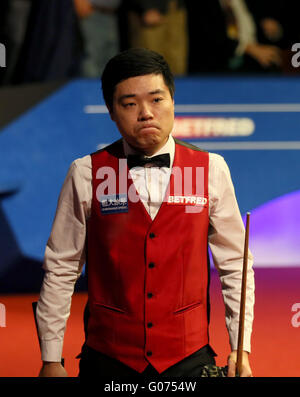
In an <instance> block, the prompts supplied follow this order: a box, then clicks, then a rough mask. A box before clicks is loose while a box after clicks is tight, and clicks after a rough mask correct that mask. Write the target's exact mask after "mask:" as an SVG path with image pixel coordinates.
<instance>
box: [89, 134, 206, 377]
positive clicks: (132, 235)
mask: <svg viewBox="0 0 300 397" xmlns="http://www.w3.org/2000/svg"><path fill="white" fill-rule="evenodd" d="M175 142H176V145H175V158H174V164H173V170H174V167H179V169H180V170H181V171H182V175H183V176H184V175H185V174H184V170H183V167H192V170H193V173H194V174H193V186H192V188H193V191H192V195H193V194H195V188H196V184H195V180H196V178H195V172H196V171H195V170H196V167H203V169H204V174H203V175H204V182H203V184H202V189H203V197H204V201H203V203H204V204H205V202H206V201H207V204H205V205H203V206H202V207H201V211H200V210H199V211H197V212H193V213H191V212H187V211H186V208H187V206H189V203H187V204H184V203H181V201H182V199H180V197H179V199H178V195H177V199H176V198H175V199H174V195H175V194H174V195H173V199H172V201H173V202H172V203H168V202H167V201H168V197H169V196H170V195H172V193H174V185H175V183H174V180H175V176H174V175H171V178H170V183H169V189H170V190H169V192H167V194H166V197H165V200H164V202H163V203H162V205H161V207H160V209H159V211H158V213H157V215H156V217H155V219H154V221H152V220H151V218H150V216H149V215H148V213H147V211H146V209H145V207H144V205H143V203H142V202H141V201H140V200H138V201H137V202H131V201H130V200H129V199H128V211H127V212H125V211H122V212H114V211H113V212H111V213H103V211H102V210H103V208H104V207H103V206H102V204H100V202H99V200H101V199H102V197H99V191H98V190H97V188H98V187H99V185H100V184H101V183H103V182H105V181H107V180H108V179H107V178H108V175H107V174H106V175H105V176H103V175H102V176H101V175H100V173H99V172H98V173H97V171H98V170H99V169H102V170H104V171H105V170H107V169H108V168H105V169H103V168H102V167H110V168H109V169H110V170H113V171H114V172H115V174H116V178H115V180H116V185H117V186H116V193H120V192H121V191H119V188H120V186H119V177H120V174H122V175H123V176H124V175H125V180H127V184H128V186H127V189H128V193H129V190H130V189H131V191H132V189H134V190H135V188H134V185H133V183H132V180H131V179H127V175H128V168H127V165H126V163H125V167H119V164H120V163H119V159H120V158H124V157H125V156H124V153H123V149H122V142H121V141H118V142H115V143H114V144H112V145H110V146H109V147H107V148H105V149H103V150H101V151H99V152H96V153H94V154H92V155H91V158H92V184H93V199H92V209H91V217H90V219H89V223H88V239H87V248H88V250H87V252H88V261H87V269H88V296H89V298H88V300H89V311H90V317H89V320H88V328H87V345H88V346H90V347H92V348H94V349H96V350H98V351H100V352H102V353H104V354H106V355H108V356H110V357H113V358H116V359H117V360H119V361H121V362H123V363H125V364H126V365H128V366H130V367H132V368H133V369H135V370H136V371H138V372H142V371H143V370H144V369H145V368H146V366H147V365H148V363H149V362H150V363H151V364H152V365H153V367H154V368H156V370H157V371H158V372H159V373H161V372H162V371H164V370H165V369H167V368H168V367H170V366H172V365H174V364H175V363H177V362H178V361H180V360H182V359H184V358H185V357H187V356H188V355H190V354H192V353H194V352H195V351H196V350H198V349H200V348H201V347H202V346H204V345H206V344H207V343H208V304H209V302H208V284H209V282H208V281H209V274H208V273H209V266H208V258H207V235H208V226H209V217H208V153H206V152H203V151H200V150H199V149H198V148H196V147H194V146H191V145H187V144H185V143H183V142H180V141H178V140H175ZM123 161H125V160H123ZM123 164H124V163H123ZM190 169H191V168H190ZM110 177H111V178H112V181H113V180H114V178H113V177H112V175H111V174H110ZM99 178H100V179H99ZM123 182H124V179H123ZM186 182H187V177H185V178H184V177H183V178H182V187H183V186H184V183H186ZM180 183H181V182H180V179H179V185H180ZM101 186H102V185H101ZM176 186H177V187H178V183H177V185H176ZM120 189H121V190H122V192H123V193H124V186H123V187H122V188H120ZM135 192H136V191H135ZM184 192H185V191H184V190H183V191H182V193H184ZM104 193H105V192H104ZM108 193H109V192H108ZM125 193H127V191H125ZM175 193H177V192H175ZM97 194H98V197H97ZM128 195H129V194H128ZM190 195H191V192H190ZM186 196H188V195H186ZM101 206H102V208H101ZM198 208H200V207H198Z"/></svg>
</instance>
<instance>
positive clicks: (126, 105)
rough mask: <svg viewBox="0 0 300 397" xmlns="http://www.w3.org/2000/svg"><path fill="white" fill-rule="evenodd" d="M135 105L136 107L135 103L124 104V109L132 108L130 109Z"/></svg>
mask: <svg viewBox="0 0 300 397" xmlns="http://www.w3.org/2000/svg"><path fill="white" fill-rule="evenodd" d="M134 105H135V103H134V102H128V103H123V107H124V108H130V107H132V106H134Z"/></svg>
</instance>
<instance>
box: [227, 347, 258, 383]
mask: <svg viewBox="0 0 300 397" xmlns="http://www.w3.org/2000/svg"><path fill="white" fill-rule="evenodd" d="M248 356H249V353H248V352H246V351H243V359H242V372H241V373H240V374H239V376H241V377H252V376H253V375H252V371H251V368H250V364H249V357H248ZM227 362H228V373H227V376H229V377H234V376H235V373H236V362H237V350H233V351H232V352H231V353H230V354H229V356H228V359H227Z"/></svg>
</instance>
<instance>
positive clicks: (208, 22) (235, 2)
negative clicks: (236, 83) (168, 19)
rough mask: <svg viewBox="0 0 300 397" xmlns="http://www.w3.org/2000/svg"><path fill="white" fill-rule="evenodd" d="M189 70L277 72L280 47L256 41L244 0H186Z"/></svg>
mask: <svg viewBox="0 0 300 397" xmlns="http://www.w3.org/2000/svg"><path fill="white" fill-rule="evenodd" d="M187 8H188V15H189V29H190V33H189V36H190V58H189V65H190V68H189V70H190V72H191V73H201V72H206V73H207V72H229V71H234V72H236V71H240V72H248V73H249V72H250V73H251V72H262V71H269V72H279V71H280V66H281V63H282V54H281V51H280V48H279V47H278V46H275V45H273V44H272V45H270V44H263V43H260V42H259V41H258V39H257V27H256V23H255V19H254V17H253V15H252V14H251V12H250V11H249V9H248V7H247V4H246V2H245V1H244V0H210V1H207V2H194V1H192V0H187Z"/></svg>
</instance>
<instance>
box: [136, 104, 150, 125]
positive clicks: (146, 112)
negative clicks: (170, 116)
mask: <svg viewBox="0 0 300 397" xmlns="http://www.w3.org/2000/svg"><path fill="white" fill-rule="evenodd" d="M152 118H153V114H152V111H151V108H150V106H149V105H148V104H146V103H143V104H141V105H140V109H139V115H138V120H139V121H145V120H151V119H152Z"/></svg>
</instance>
